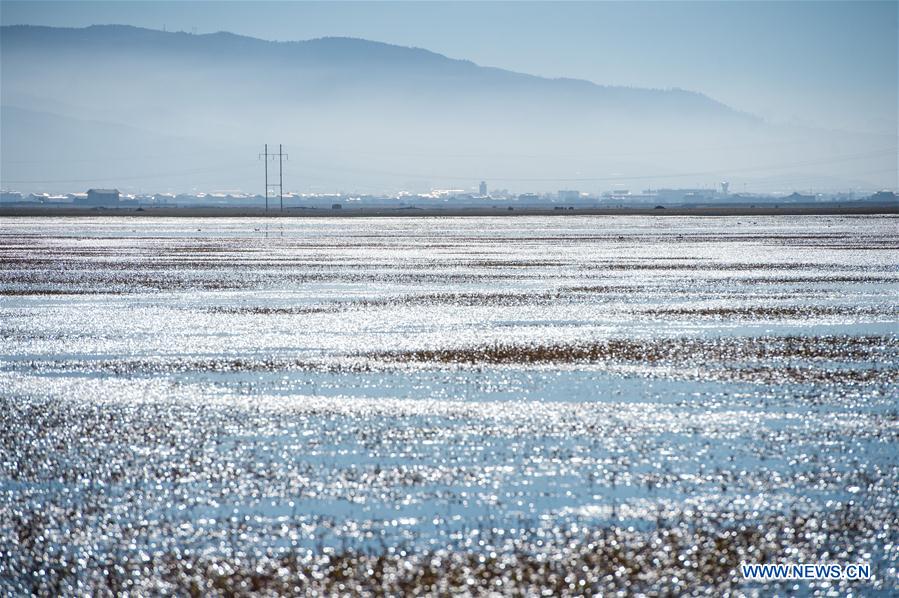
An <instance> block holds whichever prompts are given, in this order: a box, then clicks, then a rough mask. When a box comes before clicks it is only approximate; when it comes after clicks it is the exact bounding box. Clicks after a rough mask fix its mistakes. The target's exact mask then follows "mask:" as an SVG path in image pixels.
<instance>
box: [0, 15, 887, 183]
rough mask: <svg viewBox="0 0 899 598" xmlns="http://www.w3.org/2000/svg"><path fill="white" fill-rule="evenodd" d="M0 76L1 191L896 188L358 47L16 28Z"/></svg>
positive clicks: (854, 158)
mask: <svg viewBox="0 0 899 598" xmlns="http://www.w3.org/2000/svg"><path fill="white" fill-rule="evenodd" d="M621 51H622V52H627V49H626V48H622V50H621ZM711 51H713V49H710V52H711ZM0 67H2V71H0V73H2V74H0V77H2V88H0V100H2V112H0V127H2V132H0V160H2V163H0V166H2V184H3V186H4V187H10V188H17V189H24V190H32V189H41V190H50V191H71V190H77V189H81V188H84V187H86V186H90V185H98V186H99V185H109V186H116V187H119V188H121V189H130V190H137V189H141V190H143V191H188V190H192V189H198V190H222V189H242V190H244V191H259V192H261V189H262V168H263V167H262V164H261V163H260V162H259V161H258V160H257V154H258V153H259V152H261V151H262V146H263V144H264V143H269V144H270V149H272V147H274V149H275V150H277V144H278V143H281V144H283V145H284V147H285V151H286V152H288V154H289V159H288V162H287V163H286V164H285V176H286V180H285V187H286V188H287V189H291V190H297V191H338V190H340V191H361V192H380V191H395V190H399V189H409V190H425V189H428V188H431V187H448V186H451V187H455V188H469V187H471V186H472V185H475V184H476V183H477V181H478V180H480V179H486V180H488V181H489V182H490V183H491V186H493V187H508V188H510V189H513V190H522V191H523V190H535V191H544V190H554V189H558V188H567V187H574V188H580V189H581V190H584V191H594V192H595V191H599V190H602V189H610V188H613V187H621V186H624V187H628V188H633V189H637V188H642V187H643V186H646V185H653V186H661V185H670V186H675V185H676V186H692V185H697V184H703V185H709V184H714V183H715V182H716V181H718V180H722V179H729V180H731V181H734V182H737V183H739V182H740V181H744V182H747V183H749V184H753V185H755V186H756V187H757V188H764V186H765V185H766V184H767V185H769V186H770V185H776V186H777V189H762V190H781V189H782V190H790V188H791V187H793V188H809V187H816V186H819V184H820V181H818V180H816V178H817V177H819V176H820V177H822V179H821V180H825V177H826V180H827V181H828V184H829V185H828V186H844V187H852V186H855V187H858V186H868V187H871V188H876V187H881V186H892V187H894V186H895V185H896V183H895V178H896V170H895V169H896V164H895V159H896V154H895V152H892V153H890V152H889V151H885V150H888V149H889V148H894V147H895V145H896V139H895V137H892V138H890V136H875V135H862V134H850V133H843V132H838V131H821V130H812V129H802V128H798V127H783V126H774V125H771V124H768V123H766V122H764V121H762V120H761V119H759V118H756V117H754V116H752V115H750V114H746V113H741V112H738V111H735V110H732V109H731V108H729V107H728V106H725V105H723V104H721V103H719V102H717V101H715V100H714V99H711V98H709V97H706V96H704V95H702V94H700V93H696V92H692V91H685V90H680V89H672V90H653V89H635V88H624V87H610V86H603V85H597V84H594V83H591V82H587V81H580V80H572V79H546V78H541V77H536V76H531V75H525V74H520V73H514V72H510V71H506V70H502V69H497V68H488V67H482V66H478V65H476V64H474V63H472V62H469V61H465V60H455V59H451V58H447V57H445V56H442V55H440V54H435V53H433V52H429V51H427V50H422V49H418V48H405V47H399V46H393V45H389V44H383V43H378V42H372V41H366V40H361V39H351V38H324V39H315V40H309V41H298V42H269V41H264V40H259V39H254V38H249V37H243V36H238V35H234V34H230V33H216V34H208V35H192V34H187V33H182V32H178V33H174V32H163V31H155V30H149V29H140V28H135V27H130V26H93V27H88V28H84V29H60V28H50V27H35V26H11V27H3V28H2V31H0ZM797 173H802V174H797Z"/></svg>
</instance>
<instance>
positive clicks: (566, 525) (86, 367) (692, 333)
mask: <svg viewBox="0 0 899 598" xmlns="http://www.w3.org/2000/svg"><path fill="white" fill-rule="evenodd" d="M897 222H899V221H897V219H896V218H892V217H796V216H791V217H757V218H755V217H729V218H713V217H704V218H691V217H683V218H680V217H664V218H649V217H620V218H618V217H533V218H531V217H514V218H511V217H510V218H495V219H489V218H421V219H418V218H397V219H333V220H329V219H310V220H303V219H279V220H278V222H277V223H274V224H273V223H271V222H269V221H266V220H253V219H174V218H172V219H151V218H140V219H134V220H130V219H126V218H109V219H102V218H90V219H74V218H72V219H68V218H53V219H49V218H48V219H8V220H6V221H4V222H3V223H2V227H0V258H2V260H0V321H2V324H0V338H2V344H0V357H2V360H3V361H2V366H0V397H2V399H0V400H2V403H3V405H2V413H0V425H2V426H3V428H4V429H5V430H7V433H6V434H5V437H4V440H3V442H2V444H0V493H2V497H3V500H2V504H3V506H2V507H0V538H2V540H0V542H2V543H0V551H3V552H5V553H6V554H7V555H11V556H12V558H9V559H7V562H6V564H2V563H0V584H2V585H0V588H2V587H4V586H5V587H8V588H10V589H11V590H12V591H22V590H23V589H28V588H30V589H33V590H34V589H37V590H38V591H46V592H47V593H54V589H57V590H60V591H63V592H78V591H87V590H89V589H90V588H97V587H106V588H108V587H110V584H111V582H110V581H109V580H108V579H107V578H102V579H101V578H100V577H98V576H97V575H96V574H95V573H91V569H92V567H91V565H90V563H94V564H95V565H96V563H113V564H115V563H119V562H124V561H127V562H129V563H133V562H135V559H137V561H138V562H142V563H144V565H141V567H140V568H138V573H137V574H134V575H132V574H131V573H129V574H128V575H124V577H123V579H126V581H127V583H128V584H132V585H133V587H137V588H138V589H140V588H143V590H141V591H151V589H152V588H155V589H156V591H161V590H160V588H166V587H167V588H169V590H171V589H172V588H177V587H180V586H178V585H177V583H180V582H177V583H176V582H172V581H171V580H170V579H168V578H165V576H164V575H163V574H162V573H160V572H159V571H158V570H157V568H156V565H154V566H153V567H149V566H147V565H146V564H145V563H146V562H147V561H142V560H141V559H142V558H143V555H146V556H148V558H149V557H152V558H151V560H152V562H153V563H156V562H157V561H158V560H159V559H162V558H163V557H165V556H166V555H172V554H179V555H181V554H184V552H183V551H188V552H187V554H190V555H192V556H191V558H202V559H206V561H204V562H212V563H215V562H218V561H217V559H224V560H223V561H221V562H226V563H232V565H233V562H234V560H235V559H236V560H237V561H238V562H239V561H240V560H241V559H242V560H243V561H244V562H245V563H246V562H254V563H257V568H259V567H261V566H262V565H258V563H261V562H263V561H264V559H265V558H269V559H271V558H275V557H279V558H280V556H281V555H284V554H291V555H296V554H303V555H308V558H312V559H314V558H317V557H316V555H321V554H329V553H328V552H327V551H329V550H332V549H333V550H336V551H339V552H341V551H342V552H349V553H358V552H362V551H369V552H370V553H372V554H375V553H379V551H380V552H382V553H384V554H388V553H389V554H391V555H395V554H399V552H398V551H406V554H405V555H404V558H407V559H409V558H412V557H415V556H416V555H423V554H431V553H434V552H439V551H441V550H444V551H447V552H446V553H445V554H456V555H458V554H474V555H478V554H481V555H483V554H493V555H494V557H495V558H499V559H500V560H502V558H512V559H516V558H523V557H522V556H521V555H528V558H531V557H532V556H533V555H534V554H537V553H539V552H541V551H545V552H546V553H547V554H548V555H550V556H553V555H555V556H559V555H561V554H563V553H564V554H569V552H570V551H571V550H573V549H572V548H571V546H575V545H576V546H578V547H581V546H588V545H592V544H587V543H586V542H587V540H586V539H585V538H586V536H585V534H586V535H587V536H589V535H590V534H594V533H602V534H607V533H610V530H611V532H614V533H618V532H620V533H623V534H626V535H628V536H627V538H626V539H621V543H622V545H623V546H624V547H625V548H628V549H632V551H633V555H634V556H633V558H634V559H638V558H642V557H640V556H639V555H640V554H642V553H640V550H642V548H640V547H642V546H645V545H653V544H652V542H653V540H652V538H656V536H654V535H653V534H659V533H660V530H668V529H680V530H695V529H702V530H706V531H707V532H708V533H710V534H719V535H720V534H723V537H725V538H727V537H728V536H727V534H728V533H730V531H732V530H735V529H740V528H741V526H742V528H743V529H746V528H751V527H755V528H756V529H759V528H760V529H762V530H767V529H768V527H770V534H769V536H770V537H768V536H762V537H761V539H758V540H753V541H752V542H748V544H747V548H746V550H747V551H748V552H746V553H745V555H744V556H745V558H746V559H750V560H751V559H752V558H755V559H760V558H762V557H761V556H759V554H758V553H755V552H752V550H756V549H758V546H759V545H760V543H763V542H768V543H769V544H770V545H769V546H768V547H767V549H766V550H767V551H768V552H766V553H764V554H765V555H766V556H765V558H767V559H769V560H772V561H774V562H824V561H828V562H865V563H871V565H872V567H873V568H874V570H875V572H876V577H875V579H874V580H872V581H869V582H865V583H864V584H862V585H859V583H858V582H853V583H849V582H840V583H842V586H839V585H838V586H836V587H841V589H842V590H843V591H845V590H848V589H852V588H860V589H865V588H867V589H870V590H880V591H885V590H889V589H895V588H896V585H897V583H896V574H897V549H896V546H897V540H899V537H897V531H896V530H897V525H899V515H897V509H896V507H895V503H896V499H895V497H896V496H897V492H899V451H897V449H896V448H895V447H896V446H897V444H896V441H897V436H899V425H897V421H899V409H897V400H896V399H897V379H899V374H897V371H899V370H897V365H899V334H897V330H899V329H897V316H899V267H897V264H899V260H897V258H899V227H897ZM809 520H811V521H822V522H823V521H827V523H826V524H825V523H816V524H815V527H814V533H811V532H810V533H807V534H803V535H802V537H801V538H798V537H795V535H793V536H790V535H788V534H787V533H786V532H785V531H784V530H790V529H794V528H798V527H799V526H798V525H797V521H800V522H802V525H807V522H808V521H809ZM766 526H767V527H766ZM729 530H730V531H729ZM683 533H685V534H686V533H687V532H686V531H684V532H683ZM690 533H693V532H692V531H690ZM703 533H705V532H703ZM790 533H792V532H790ZM785 534H787V535H785ZM487 536H489V538H490V539H489V541H486V540H484V538H485V537H487ZM666 537H667V536H666ZM702 537H705V536H702ZM38 538H39V539H38ZM603 538H606V536H603ZM690 538H692V542H693V547H694V548H693V550H694V553H695V551H698V550H707V547H706V546H704V545H702V544H701V543H702V542H703V540H702V539H701V538H700V537H698V536H695V534H694V535H693V536H690ZM728 542H730V541H728ZM735 542H736V541H734V542H733V543H735ZM690 545H691V544H690V540H689V539H688V540H687V541H685V542H684V543H683V545H678V546H679V548H678V549H677V550H684V551H688V552H685V554H687V555H689V554H694V553H690V552H689V550H690V549H689V546H690ZM734 545H735V544H734ZM716 546H717V545H716ZM719 549H720V548H719ZM578 550H580V548H578ZM791 550H792V551H793V552H790V551H791ZM675 552H677V551H675ZM497 554H498V555H499V556H498V557H497V556H496V555H497ZM629 554H630V553H629ZM741 554H742V553H741ZM198 555H199V556H198ZM753 555H754V556H753ZM494 557H491V558H494ZM473 558H475V559H477V558H480V557H477V556H475V557H473ZM578 558H580V557H578ZM129 559H130V560H129ZM154 559H155V560H154ZM229 559H230V560H229ZM181 560H184V559H183V558H182V559H181ZM657 561H658V559H656V560H655V561H653V562H657ZM662 561H664V559H662ZM686 561H687V562H688V563H689V562H690V557H689V556H688V557H687V558H686ZM695 561H696V558H695V557H694V558H693V562H694V565H695ZM415 562H416V563H417V561H415ZM591 562H592V561H591ZM747 562H748V561H747ZM54 563H55V565H54ZM683 563H684V559H680V560H677V559H675V560H674V561H673V562H672V563H670V564H657V565H656V566H655V571H654V572H653V567H649V571H650V572H651V573H648V574H646V575H642V576H633V577H632V578H631V577H629V576H628V575H623V576H621V575H618V576H614V575H613V578H614V579H612V581H609V580H606V579H605V578H604V577H603V576H602V575H598V574H597V576H596V579H592V578H591V579H587V583H586V584H581V585H578V584H577V583H575V582H576V581H579V580H574V581H572V583H574V584H575V585H574V586H572V587H569V586H568V585H566V584H563V586H562V590H564V591H571V592H577V591H589V590H590V589H591V588H592V589H593V590H594V591H595V590H599V589H603V588H606V589H614V588H617V589H625V590H628V589H629V590H641V589H642V590H644V591H645V590H652V589H653V588H655V589H659V588H663V587H664V588H671V587H672V584H674V587H678V586H679V587H680V589H681V590H683V591H692V590H697V589H703V588H705V589H709V588H718V589H721V588H732V587H741V588H742V589H743V590H745V591H758V590H759V589H760V588H761V589H765V588H762V587H761V586H750V585H746V584H745V583H744V582H743V581H742V580H741V579H739V578H738V577H737V572H736V571H735V570H733V569H734V568H733V567H730V568H728V567H721V569H720V570H717V569H715V568H714V567H711V566H709V567H710V568H708V567H707V570H705V569H703V570H700V569H697V568H696V567H695V566H694V567H691V566H689V565H684V564H683ZM216 566H218V565H216ZM316 566H317V565H316ZM419 566H420V564H418V565H415V567H419ZM590 566H591V567H593V568H594V569H596V568H597V567H599V568H601V565H590ZM129 567H130V565H129ZM263 568H264V567H263ZM413 568H414V567H413ZM125 569H127V570H128V571H130V569H128V567H125ZM514 569H515V567H514V566H512V565H509V567H508V568H506V569H503V571H507V572H508V571H511V570H514ZM123 570H124V569H123ZM323 570H324V569H323ZM36 571H43V574H40V575H34V573H35V572H36ZM328 571H330V570H328ZM595 572H596V571H594V573H595ZM588 574H592V573H590V572H588V573H586V574H585V575H588ZM324 575H325V577H328V576H329V575H330V573H328V572H327V571H326V572H325V573H324ZM678 575H679V577H678ZM672 576H673V577H672ZM673 578H675V579H676V581H674V582H672V579H673ZM179 579H180V578H179ZM491 579H492V578H491ZM498 579H500V581H503V580H504V579H505V578H503V577H502V575H500V576H499V578H498ZM585 579H586V578H585ZM120 582H121V583H125V582H124V581H121V580H120ZM117 583H119V582H117ZM165 583H175V585H174V586H165ZM347 583H349V582H347ZM418 583H419V584H423V583H425V582H422V581H419V582H418ZM491 583H492V582H491ZM535 583H536V582H535ZM53 584H56V585H53ZM79 584H81V585H79ZM126 586H127V584H126ZM538 586H539V587H540V588H544V586H540V585H539V584H538ZM538 586H534V587H538ZM351 587H352V586H348V587H347V588H345V589H349V588H351ZM383 587H385V588H388V589H389V588H390V586H383ZM424 587H430V586H424ZM435 587H436V586H435ZM467 587H468V590H469V591H472V590H474V589H476V588H477V586H471V585H470V584H469V586H467ZM491 587H492V588H493V586H491ZM501 587H502V588H504V590H503V591H512V590H510V588H511V589H514V588H518V589H519V590H522V588H524V589H525V591H526V590H527V588H528V587H530V586H527V584H525V583H524V582H522V581H521V580H518V581H516V580H514V579H511V578H510V579H505V585H502V584H501ZM534 587H532V588H531V589H534ZM552 587H556V586H552ZM772 587H774V586H772ZM48 588H49V589H48ZM148 588H149V589H148ZM829 588H830V589H831V590H832V589H834V586H830V587H829ZM395 589H396V588H394V590H395ZM432 589H433V588H432ZM481 589H482V590H483V588H481ZM493 589H494V590H495V589H496V588H493ZM556 589H558V587H556ZM769 589H770V588H769ZM784 589H789V590H791V591H799V592H805V593H815V592H825V591H827V590H828V586H827V584H825V583H823V582H821V583H816V584H808V583H805V584H803V585H801V586H799V587H797V588H793V587H792V586H786V587H785V588H784ZM205 590H208V591H212V588H210V587H205Z"/></svg>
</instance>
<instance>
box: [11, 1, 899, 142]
mask: <svg viewBox="0 0 899 598" xmlns="http://www.w3.org/2000/svg"><path fill="white" fill-rule="evenodd" d="M897 6H899V3H897V2H723V1H722V2H679V1H674V2H627V3H624V2H597V3H567V2H565V3H563V2H531V3H518V2H499V3H481V2H463V3H443V2H395V3H381V2H362V3H344V2H261V1H258V2H257V1H240V2H222V1H207V2H142V1H118V2H83V1H78V0H68V1H63V2H45V1H30V2H7V1H2V2H0V20H2V23H3V24H4V25H11V24H23V23H28V24H43V25H53V26H73V27H83V26H87V25H91V24H109V23H121V24H131V25H137V26H142V27H149V28H154V29H162V28H163V27H165V28H167V29H169V30H184V31H194V30H195V31H196V32H197V33H208V32H214V31H220V30H225V31H232V32H235V33H241V34H246V35H251V36H254V37H260V38H264V39H272V40H300V39H309V38H314V37H322V36H352V37H363V38H367V39H373V40H378V41H384V42H390V43H395V44H400V45H408V46H419V47H423V48H427V49H429V50H433V51H435V52H439V53H441V54H446V55H448V56H451V57H454V58H465V59H469V60H472V61H474V62H476V63H478V64H481V65H487V66H497V67H501V68H507V69H511V70H515V71H520V72H526V73H532V74H537V75H544V76H548V77H576V78H583V79H588V80H591V81H594V82H597V83H601V84H614V85H631V86H639V87H654V88H667V87H682V88H685V89H691V90H696V91H701V92H703V93H706V94H708V95H710V96H711V97H713V98H715V99H718V100H720V101H722V102H724V103H726V104H729V105H731V106H733V107H735V108H738V109H741V110H745V111H747V112H752V113H754V114H757V115H760V116H763V117H765V118H767V119H769V120H772V121H776V122H796V123H802V124H810V125H815V126H819V127H826V128H842V129H850V130H860V131H869V132H878V133H890V132H893V133H895V132H896V119H897V116H896V115H897V110H899V106H897V104H899V99H897V71H899V67H897V54H899V45H897V44H899V42H897V40H899V33H897V22H899V19H897Z"/></svg>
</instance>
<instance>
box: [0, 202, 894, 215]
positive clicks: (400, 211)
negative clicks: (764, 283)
mask: <svg viewBox="0 0 899 598" xmlns="http://www.w3.org/2000/svg"><path fill="white" fill-rule="evenodd" d="M896 214H899V204H867V205H852V206H847V205H839V204H838V205H809V204H800V205H793V206H785V207H777V208H775V207H770V206H761V207H750V206H703V207H676V206H675V207H670V208H663V209H657V208H574V209H567V207H566V209H564V210H563V209H544V208H514V209H512V210H510V209H508V208H507V207H502V208H500V207H493V208H454V209H440V208H343V209H339V210H334V209H327V208H295V207H292V208H285V209H284V211H283V212H282V211H280V210H269V211H268V212H266V210H265V209H261V208H236V207H235V208H227V207H197V208H175V207H163V208H157V207H147V208H142V209H136V208H102V209H97V208H69V207H66V208H58V207H2V208H0V218H17V217H51V218H52V217H72V216H83V217H88V218H97V217H109V216H113V217H132V218H145V217H160V218H199V217H203V218H248V217H252V218H410V217H413V218H414V217H419V218H421V217H428V218H433V217H453V218H456V217H489V216H495V217H499V216H845V215H896Z"/></svg>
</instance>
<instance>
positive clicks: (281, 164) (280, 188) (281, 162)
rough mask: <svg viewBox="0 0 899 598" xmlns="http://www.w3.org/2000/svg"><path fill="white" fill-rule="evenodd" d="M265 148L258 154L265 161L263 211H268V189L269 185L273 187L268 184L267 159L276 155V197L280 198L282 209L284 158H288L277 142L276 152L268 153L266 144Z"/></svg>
mask: <svg viewBox="0 0 899 598" xmlns="http://www.w3.org/2000/svg"><path fill="white" fill-rule="evenodd" d="M264 147H265V149H264V150H263V152H262V153H261V154H259V159H260V160H264V161H265V212H266V214H267V213H268V191H269V187H270V186H271V187H274V186H275V185H269V184H268V161H269V159H272V160H274V159H275V156H278V197H279V198H280V200H281V211H282V212H283V211H284V160H285V159H287V158H288V156H287V154H285V153H284V150H283V146H282V145H281V144H280V143H279V144H278V153H277V154H270V153H268V144H267V143H266V144H265V146H264Z"/></svg>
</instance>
